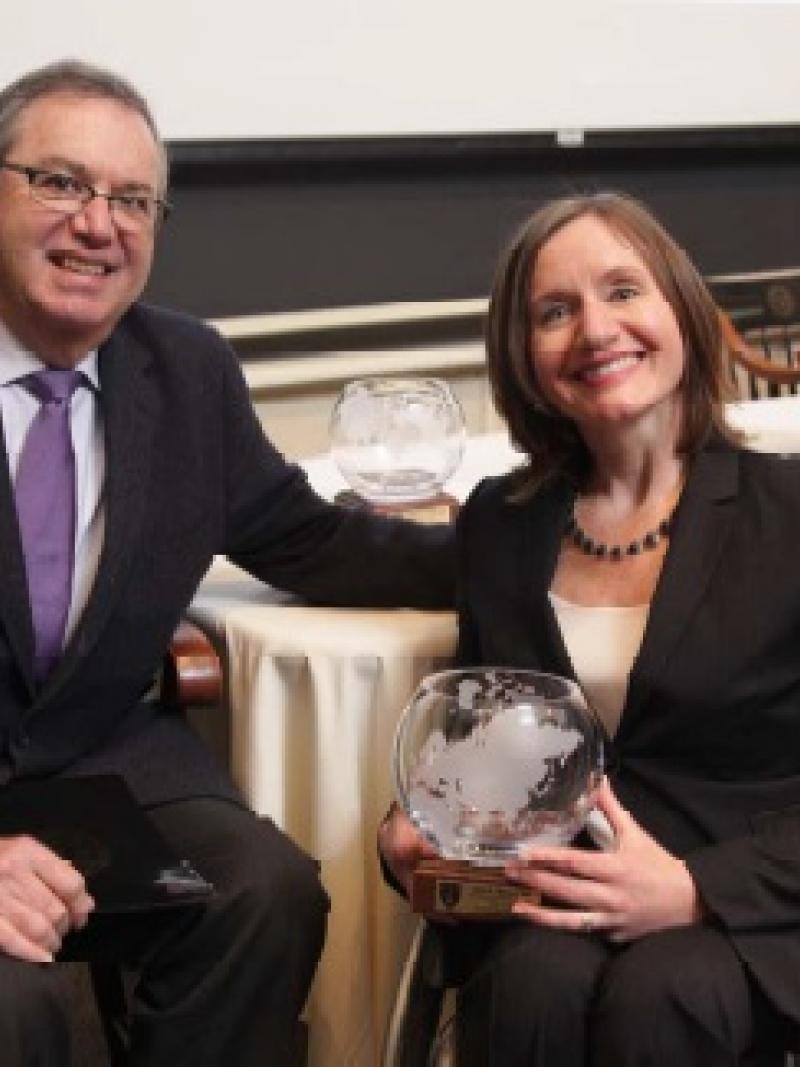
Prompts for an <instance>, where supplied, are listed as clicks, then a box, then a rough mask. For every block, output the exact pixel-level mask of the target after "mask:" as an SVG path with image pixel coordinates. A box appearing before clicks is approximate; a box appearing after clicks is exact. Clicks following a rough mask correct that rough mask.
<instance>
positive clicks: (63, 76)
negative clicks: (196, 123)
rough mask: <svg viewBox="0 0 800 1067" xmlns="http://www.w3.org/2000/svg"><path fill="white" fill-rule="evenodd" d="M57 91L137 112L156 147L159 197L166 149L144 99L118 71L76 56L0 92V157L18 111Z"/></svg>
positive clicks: (163, 187) (163, 185)
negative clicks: (109, 102)
mask: <svg viewBox="0 0 800 1067" xmlns="http://www.w3.org/2000/svg"><path fill="white" fill-rule="evenodd" d="M60 93H64V94H68V95H73V96H85V97H87V98H96V99H101V100H114V101H116V102H117V103H118V104H122V105H123V106H124V107H127V108H130V110H131V111H135V112H136V113H137V114H138V115H141V117H142V118H143V119H144V121H145V122H146V123H147V127H148V129H149V130H150V132H151V133H152V135H153V139H154V140H155V142H156V147H157V148H158V154H159V159H160V167H159V169H160V172H161V173H160V177H159V189H158V193H159V195H160V196H165V195H166V192H167V181H168V173H169V165H168V161H167V150H166V146H165V145H164V142H163V141H162V139H161V134H160V133H159V132H158V127H157V126H156V122H155V119H154V118H153V113H152V111H151V110H150V107H149V106H148V104H147V101H146V100H145V99H144V97H143V96H142V95H141V93H139V92H138V91H137V90H136V89H134V87H133V86H132V85H131V84H130V82H127V81H126V80H125V79H124V78H121V77H120V76H119V75H118V74H114V73H112V72H111V71H109V70H104V69H103V68H102V67H96V66H93V65H92V64H90V63H83V62H82V61H80V60H77V59H63V60H60V61H59V62H57V63H50V64H48V65H47V66H46V67H40V68H39V69H38V70H32V71H30V72H29V73H28V74H23V75H22V77H20V78H18V79H17V80H16V81H14V82H12V83H11V84H10V85H8V86H6V88H5V89H3V90H1V91H0V160H6V159H7V158H8V153H9V152H10V151H11V148H12V146H13V144H14V138H15V137H16V135H17V124H18V122H19V117H20V115H21V114H22V112H23V111H24V110H25V109H26V108H27V107H28V106H29V105H30V104H32V103H34V102H35V101H36V100H40V99H42V97H46V96H55V95H58V94H60Z"/></svg>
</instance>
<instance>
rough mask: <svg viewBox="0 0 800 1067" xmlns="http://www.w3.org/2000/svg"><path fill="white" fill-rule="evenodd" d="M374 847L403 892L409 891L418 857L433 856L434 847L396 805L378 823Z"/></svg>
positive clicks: (408, 894)
mask: <svg viewBox="0 0 800 1067" xmlns="http://www.w3.org/2000/svg"><path fill="white" fill-rule="evenodd" d="M378 848H380V850H381V855H382V856H383V858H384V860H385V861H386V865H387V866H388V868H389V870H390V871H391V872H392V874H393V875H394V877H395V878H396V879H397V881H398V882H399V883H400V884H401V885H402V886H403V888H404V889H405V891H406V895H407V896H410V894H411V877H412V875H413V873H414V869H415V867H416V866H417V864H418V863H419V862H420V860H423V859H432V858H433V857H435V856H436V850H435V849H434V848H432V846H431V845H430V844H429V843H428V842H427V841H426V840H425V838H424V837H422V835H421V834H420V833H419V831H418V830H417V829H416V827H415V826H414V824H413V823H412V822H411V820H410V819H409V818H408V816H407V815H406V814H405V813H404V812H403V811H401V810H400V808H398V807H397V806H394V807H392V809H391V811H390V812H389V814H388V815H387V816H386V818H385V819H384V820H383V822H382V823H381V825H380V829H379V830H378Z"/></svg>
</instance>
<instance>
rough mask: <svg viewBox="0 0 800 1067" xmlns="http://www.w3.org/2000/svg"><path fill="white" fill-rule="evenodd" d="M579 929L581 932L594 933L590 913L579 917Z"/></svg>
mask: <svg viewBox="0 0 800 1067" xmlns="http://www.w3.org/2000/svg"><path fill="white" fill-rule="evenodd" d="M579 929H580V932H581V933H582V934H592V933H594V920H593V919H592V917H591V915H584V916H582V917H581V925H580V927H579Z"/></svg>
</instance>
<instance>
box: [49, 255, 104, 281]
mask: <svg viewBox="0 0 800 1067" xmlns="http://www.w3.org/2000/svg"><path fill="white" fill-rule="evenodd" d="M56 263H57V264H58V265H59V267H65V268H66V269H67V270H72V271H76V272H77V273H78V274H91V275H94V276H99V275H101V274H105V273H106V268H105V266H104V265H103V264H102V263H87V262H86V260H83V259H73V257H72V256H59V257H58V258H57V259H56Z"/></svg>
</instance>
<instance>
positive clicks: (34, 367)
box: [0, 322, 105, 642]
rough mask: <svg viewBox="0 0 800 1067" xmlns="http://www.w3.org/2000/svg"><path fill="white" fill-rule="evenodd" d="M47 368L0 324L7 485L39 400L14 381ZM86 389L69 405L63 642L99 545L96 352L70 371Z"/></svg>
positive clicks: (101, 469)
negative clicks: (71, 552)
mask: <svg viewBox="0 0 800 1067" xmlns="http://www.w3.org/2000/svg"><path fill="white" fill-rule="evenodd" d="M44 369H46V365H45V364H44V363H43V362H42V361H41V360H40V359H39V358H38V357H37V356H34V355H33V354H32V353H31V352H28V351H27V350H26V349H25V348H23V347H22V345H21V344H20V343H19V342H18V341H17V340H16V338H15V337H13V336H12V335H11V334H10V333H9V331H8V329H7V328H6V327H5V325H4V324H3V323H2V322H0V414H2V419H3V434H4V437H5V447H6V453H7V455H8V467H9V472H10V474H11V481H12V484H13V482H14V481H15V479H16V476H17V465H18V463H19V455H20V452H21V450H22V445H23V443H24V441H25V436H26V434H27V432H28V428H29V427H30V424H31V422H32V421H33V419H34V416H35V415H36V414H37V412H38V411H39V401H38V400H37V398H36V397H35V396H33V394H32V393H31V392H30V391H29V390H28V389H26V388H25V386H23V385H20V384H19V379H20V378H22V377H23V376H24V375H26V374H31V373H32V372H34V371H38V370H44ZM75 369H76V370H79V371H82V372H83V374H84V375H85V376H86V378H87V379H88V382H89V383H90V385H87V386H85V387H83V388H79V389H76V390H75V392H74V393H73V395H72V399H71V401H70V425H71V429H72V446H73V450H74V452H75V476H76V477H75V488H76V494H77V500H76V508H75V564H74V569H73V573H72V599H71V602H70V608H69V615H68V616H67V626H66V632H65V635H64V640H65V642H66V641H67V640H68V638H69V636H70V634H71V633H72V631H73V630H74V628H75V625H76V623H77V621H78V620H79V619H80V617H81V615H82V613H83V609H84V608H85V607H86V602H87V601H88V599H89V594H90V592H91V589H92V585H93V584H94V579H95V576H96V574H97V566H98V563H99V561H100V551H101V549H102V547H103V531H104V525H105V523H104V511H103V476H104V473H105V447H104V437H103V419H102V412H101V409H100V401H99V397H100V378H99V375H98V371H97V352H96V351H93V352H90V353H89V355H88V356H86V358H85V359H83V360H81V362H80V363H79V364H78V365H77V367H76V368H75Z"/></svg>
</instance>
